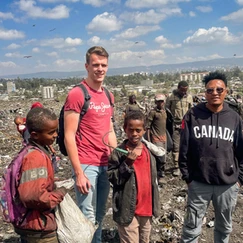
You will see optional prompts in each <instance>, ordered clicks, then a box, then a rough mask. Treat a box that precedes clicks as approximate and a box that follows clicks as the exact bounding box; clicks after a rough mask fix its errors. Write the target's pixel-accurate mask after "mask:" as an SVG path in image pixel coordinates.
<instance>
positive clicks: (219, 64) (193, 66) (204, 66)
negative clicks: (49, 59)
mask: <svg viewBox="0 0 243 243" xmlns="http://www.w3.org/2000/svg"><path fill="white" fill-rule="evenodd" d="M234 66H238V67H240V68H241V69H242V68H243V58H220V59H213V60H208V61H198V62H186V63H180V64H159V65H153V66H136V67H125V68H110V69H109V71H108V75H109V76H113V75H122V74H130V73H135V72H150V73H158V72H181V71H193V70H208V71H210V70H215V69H221V68H233V67H234ZM85 76H86V71H72V72H55V71H53V72H39V73H29V74H19V75H5V76H0V78H17V77H19V78H21V79H23V78H53V79H56V78H57V79H58V78H60V79H61V78H68V77H80V78H81V77H85Z"/></svg>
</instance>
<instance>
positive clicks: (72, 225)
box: [55, 180, 96, 243]
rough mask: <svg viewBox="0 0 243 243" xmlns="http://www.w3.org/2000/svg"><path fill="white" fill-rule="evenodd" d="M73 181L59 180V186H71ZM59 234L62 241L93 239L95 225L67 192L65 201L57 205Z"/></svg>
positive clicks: (71, 241)
mask: <svg viewBox="0 0 243 243" xmlns="http://www.w3.org/2000/svg"><path fill="white" fill-rule="evenodd" d="M69 182H70V183H73V181H70V180H69V181H68V183H67V181H64V183H62V182H61V181H58V182H57V183H55V184H56V186H57V187H62V186H64V187H66V188H67V189H68V188H70V183H69ZM55 216H56V222H57V236H58V240H59V242H60V243H80V242H82V243H90V242H91V241H92V238H93V235H94V232H95V230H96V227H95V225H94V224H93V223H92V222H91V221H89V220H88V219H87V218H86V217H85V216H84V214H83V213H82V212H81V210H80V209H79V207H78V206H77V205H76V203H75V202H74V201H73V199H72V198H71V196H70V195H69V194H68V193H67V194H66V195H65V197H64V199H63V201H62V202H61V203H60V204H59V205H58V206H57V207H56V209H55Z"/></svg>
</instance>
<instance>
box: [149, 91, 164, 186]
mask: <svg viewBox="0 0 243 243" xmlns="http://www.w3.org/2000/svg"><path fill="white" fill-rule="evenodd" d="M155 104H156V107H154V109H152V110H151V111H150V112H149V114H148V117H147V124H146V125H147V138H148V141H149V142H150V141H151V142H152V143H153V144H155V145H156V146H157V147H162V148H164V149H166V117H167V115H166V111H165V107H164V104H165V96H164V95H163V94H157V95H156V96H155ZM155 158H156V166H157V174H158V183H159V185H162V184H164V183H165V180H164V177H165V161H166V154H165V155H164V156H156V157H155Z"/></svg>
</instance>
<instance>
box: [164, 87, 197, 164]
mask: <svg viewBox="0 0 243 243" xmlns="http://www.w3.org/2000/svg"><path fill="white" fill-rule="evenodd" d="M191 107H193V99H192V96H191V95H190V94H187V95H186V96H183V97H182V96H181V95H180V94H179V93H178V91H177V90H173V92H172V94H171V95H170V96H169V97H168V98H167V99H166V108H167V109H169V110H170V112H171V114H172V116H173V135H172V140H173V150H172V155H173V161H174V166H175V168H178V156H179V144H180V131H181V122H182V119H183V117H184V115H185V114H186V112H187V111H188V110H189V109H190V108H191Z"/></svg>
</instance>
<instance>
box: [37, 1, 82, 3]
mask: <svg viewBox="0 0 243 243" xmlns="http://www.w3.org/2000/svg"><path fill="white" fill-rule="evenodd" d="M79 1H80V0H38V2H41V3H60V2H67V3H76V2H79Z"/></svg>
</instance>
